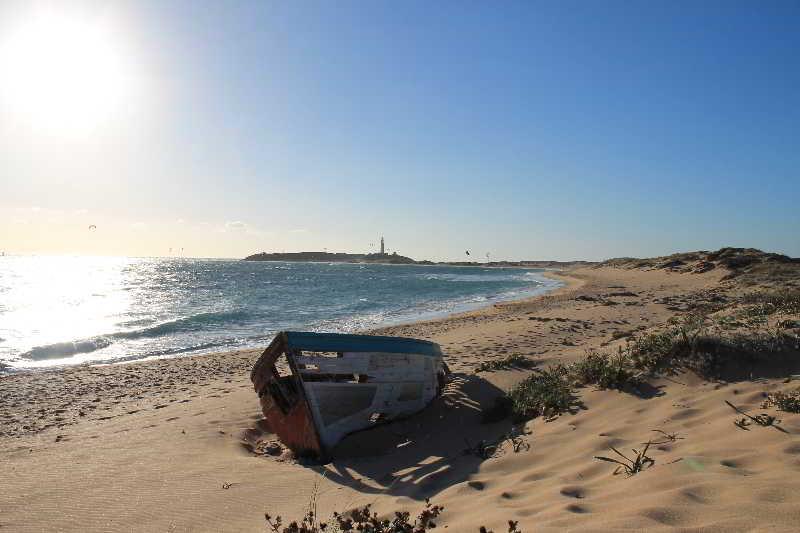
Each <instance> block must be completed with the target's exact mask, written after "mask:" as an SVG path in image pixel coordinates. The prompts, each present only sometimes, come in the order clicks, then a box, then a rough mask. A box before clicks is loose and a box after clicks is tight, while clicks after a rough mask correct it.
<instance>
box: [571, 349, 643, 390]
mask: <svg viewBox="0 0 800 533" xmlns="http://www.w3.org/2000/svg"><path fill="white" fill-rule="evenodd" d="M569 374H570V376H571V377H572V378H573V380H574V381H575V382H576V383H577V384H579V385H589V384H594V385H597V386H599V387H600V388H602V389H623V388H625V386H627V385H633V386H636V385H638V384H640V383H641V380H640V378H639V373H638V372H637V371H636V369H635V368H634V367H633V364H632V362H631V360H630V357H629V356H628V354H627V353H626V352H625V351H624V350H623V349H622V347H620V348H619V350H618V351H617V353H616V354H615V355H608V354H605V353H601V352H597V351H595V350H589V351H588V352H586V356H585V357H584V358H583V359H581V360H580V361H578V362H576V363H574V364H572V365H570V366H569Z"/></svg>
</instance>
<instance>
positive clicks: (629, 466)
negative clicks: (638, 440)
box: [595, 442, 656, 477]
mask: <svg viewBox="0 0 800 533" xmlns="http://www.w3.org/2000/svg"><path fill="white" fill-rule="evenodd" d="M651 444H652V443H651V442H647V443H645V446H644V448H642V450H641V451H639V450H636V449H634V450H632V451H633V453H634V456H633V459H631V458H629V457H628V456H626V455H625V454H623V453H622V452H621V451H619V450H617V449H616V448H614V447H613V446H611V449H612V450H613V451H614V453H616V454H617V455H618V456H620V458H621V459H617V458H615V457H604V456H600V455H596V456H595V459H599V460H600V461H606V462H609V463H616V464H617V465H618V466H617V468H616V469H615V470H614V475H615V476H616V475H617V474H619V473H620V472H625V474H626V475H627V476H628V477H630V476H633V475H636V474H638V473H639V472H641V471H643V470H644V469H645V468H649V467H651V466H653V465H654V464H655V463H656V461H655V459H653V458H651V457H648V456H647V450H648V448H650V445H651Z"/></svg>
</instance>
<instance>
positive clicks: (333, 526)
mask: <svg viewBox="0 0 800 533" xmlns="http://www.w3.org/2000/svg"><path fill="white" fill-rule="evenodd" d="M443 511H444V507H443V506H441V505H433V504H432V503H431V501H430V500H428V499H426V500H425V505H424V506H423V508H422V510H421V511H420V512H419V514H418V515H417V516H416V517H415V518H412V516H411V513H409V512H408V511H395V512H394V517H393V518H380V517H379V516H378V513H376V512H374V511H373V510H372V505H371V504H367V505H365V506H364V507H360V508H356V509H353V510H351V511H346V512H341V513H340V512H336V511H334V513H333V515H332V518H331V520H330V521H328V522H321V521H319V519H318V517H317V514H316V491H315V496H313V497H312V500H311V502H310V503H309V508H308V510H307V511H306V514H305V516H303V518H302V519H301V520H299V521H297V520H293V521H291V522H288V523H284V520H283V519H282V518H281V517H280V516H274V517H273V516H271V515H270V514H265V515H264V519H265V521H266V524H267V531H269V532H270V533H334V532H335V533H339V532H345V531H358V532H362V533H425V532H427V531H432V530H433V529H435V528H436V522H437V520H438V518H439V516H440V515H441V514H442V512H443ZM477 529H478V531H479V532H481V533H493V532H492V531H491V530H488V529H486V527H485V526H479V527H477ZM508 533H522V530H521V529H519V522H517V521H516V520H509V521H508Z"/></svg>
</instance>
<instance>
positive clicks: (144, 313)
mask: <svg viewBox="0 0 800 533" xmlns="http://www.w3.org/2000/svg"><path fill="white" fill-rule="evenodd" d="M54 261H60V262H62V263H64V265H63V266H64V268H61V265H51V264H50V263H52V262H54ZM43 264H44V265H45V266H47V267H48V268H42V265H43ZM49 267H53V268H49ZM56 267H58V268H56ZM53 272H58V274H57V275H55V276H54V275H53V274H52V273H53ZM558 285H559V283H558V282H555V281H553V280H548V279H546V278H544V277H543V276H542V275H541V270H536V269H519V268H484V267H448V266H438V265H437V266H425V265H403V266H392V265H363V264H361V265H355V264H344V263H335V264H330V265H329V264H322V263H319V264H318V263H258V262H247V261H232V260H200V259H144V258H143V259H135V258H81V257H74V258H58V259H54V258H44V257H15V258H10V259H9V258H7V257H6V258H4V260H3V261H0V292H3V294H4V298H3V305H2V306H0V334H1V335H2V337H3V340H2V342H0V369H2V371H3V372H9V371H16V370H19V369H26V368H31V369H33V368H42V367H52V366H57V365H72V364H83V363H111V362H122V361H133V360H137V359H145V358H151V357H178V356H181V355H184V354H197V353H208V352H214V351H223V350H230V349H241V348H252V347H258V346H263V345H264V344H265V343H266V342H268V341H269V339H270V338H271V337H272V335H274V333H275V332H277V331H280V330H285V329H300V330H302V329H309V330H315V331H339V332H352V331H363V330H365V329H371V328H374V327H380V326H382V325H390V324H397V323H402V322H410V321H414V320H420V319H427V318H433V317H438V316H442V315H445V314H448V313H452V312H458V311H462V310H467V309H472V308H475V307H480V306H484V305H488V304H491V303H492V302H496V301H501V300H510V299H518V298H523V297H528V296H532V295H534V294H536V293H541V292H545V291H547V290H550V289H552V288H555V287H556V286H558ZM43 287H46V288H48V290H47V291H43V290H42V288H43ZM42 294H46V297H43V296H42ZM65 324H70V329H68V330H67V331H69V333H68V334H67V336H63V335H64V334H63V332H62V328H63V327H64V325H65ZM56 325H58V328H56V327H55V326H56ZM51 327H52V328H53V329H50V328H51Z"/></svg>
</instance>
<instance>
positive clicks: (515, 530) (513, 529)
mask: <svg viewBox="0 0 800 533" xmlns="http://www.w3.org/2000/svg"><path fill="white" fill-rule="evenodd" d="M478 532H479V533H494V531H492V530H491V529H486V528H485V527H483V526H481V527H480V529H479V530H478ZM508 533H522V530H521V529H519V522H518V521H516V520H509V521H508Z"/></svg>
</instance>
